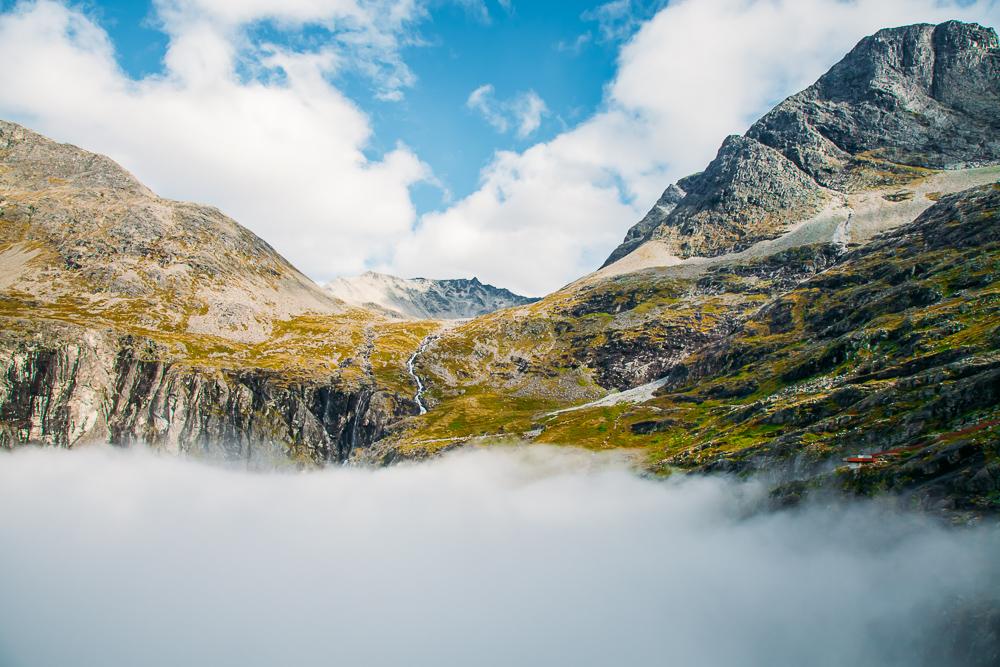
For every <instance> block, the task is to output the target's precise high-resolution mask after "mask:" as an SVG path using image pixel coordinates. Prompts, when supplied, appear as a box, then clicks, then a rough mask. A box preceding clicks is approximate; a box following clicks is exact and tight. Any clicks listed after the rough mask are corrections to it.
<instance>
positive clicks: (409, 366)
mask: <svg viewBox="0 0 1000 667" xmlns="http://www.w3.org/2000/svg"><path fill="white" fill-rule="evenodd" d="M436 338H437V336H436V335H434V334H432V335H430V336H428V337H427V338H424V339H423V340H422V341H421V342H420V346H419V347H418V348H417V350H416V352H414V353H413V354H412V355H411V356H410V359H409V361H407V362H406V370H407V371H409V373H410V377H412V378H413V381H414V382H415V383H416V385H417V393H416V394H415V395H414V397H413V400H414V401H416V403H417V408H418V409H419V410H420V414H422V415H425V414H427V407H426V406H425V405H424V401H423V399H422V398H421V397H422V396H423V395H424V391H425V390H426V387H425V386H424V383H423V381H422V380H421V379H420V376H419V375H417V372H416V370H414V368H413V364H414V362H415V361H416V360H417V357H419V356H420V354H421V353H423V351H424V350H426V349H427V346H428V345H430V344H431V343H432V342H434V340H435V339H436Z"/></svg>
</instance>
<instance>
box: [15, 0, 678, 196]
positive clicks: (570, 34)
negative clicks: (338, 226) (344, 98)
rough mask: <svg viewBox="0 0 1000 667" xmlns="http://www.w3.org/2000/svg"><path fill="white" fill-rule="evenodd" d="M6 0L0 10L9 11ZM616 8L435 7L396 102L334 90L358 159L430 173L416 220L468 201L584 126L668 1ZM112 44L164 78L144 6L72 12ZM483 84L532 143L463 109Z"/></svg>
mask: <svg viewBox="0 0 1000 667" xmlns="http://www.w3.org/2000/svg"><path fill="white" fill-rule="evenodd" d="M13 4H15V3H14V2H13V0H4V1H3V2H0V6H5V7H10V6H12V5H13ZM615 4H616V3H608V2H602V1H601V0H533V1H532V2H520V3H517V4H516V5H509V6H507V7H505V6H504V5H503V4H502V3H499V2H496V1H495V0H488V2H487V3H486V4H485V5H469V4H463V3H461V2H443V1H442V2H436V3H432V4H431V5H430V7H429V8H428V11H427V14H426V16H425V17H423V18H422V19H421V20H420V21H418V22H417V23H416V25H415V26H414V28H415V32H414V34H413V35H412V41H413V42H414V43H413V44H412V45H409V46H406V47H405V48H403V49H402V57H403V58H404V60H405V61H406V63H407V65H408V67H409V69H410V70H412V72H413V74H414V75H415V77H416V82H415V83H414V85H413V86H411V87H409V88H408V89H406V90H405V91H404V96H403V98H402V99H400V100H398V101H389V100H383V99H380V98H379V96H378V95H377V90H376V88H375V86H374V84H373V82H372V81H371V80H370V78H368V77H365V76H363V75H360V74H358V73H356V72H351V71H348V72H345V73H344V74H342V75H338V76H333V77H331V78H332V80H333V81H334V82H335V83H336V84H337V85H338V86H339V87H340V88H341V89H342V90H343V91H344V92H345V93H346V94H347V95H348V96H349V97H351V98H352V99H354V100H355V101H356V102H357V103H358V104H359V105H360V106H362V107H363V108H364V109H365V111H366V112H367V113H368V115H369V118H370V119H371V122H372V125H373V128H374V135H373V137H372V141H371V142H370V145H369V146H367V147H366V153H367V154H368V155H369V156H370V157H371V158H373V159H378V158H380V157H381V156H382V155H383V154H384V153H385V152H386V151H390V150H392V148H393V147H394V146H395V145H396V143H397V142H398V141H403V142H404V143H406V144H407V145H408V146H410V147H411V148H413V149H414V151H415V152H416V153H417V154H418V155H419V156H420V157H421V159H422V160H423V161H425V162H426V163H427V164H428V165H430V167H431V168H432V169H433V171H434V175H435V179H436V181H437V183H435V184H433V185H430V184H418V185H416V186H415V187H414V189H413V192H412V195H413V199H414V203H415V204H416V209H417V211H418V213H424V212H426V211H428V210H431V209H435V208H441V207H442V206H445V205H446V204H447V203H448V202H449V201H450V199H454V198H460V197H463V196H465V195H467V194H469V193H470V192H472V191H473V190H474V189H475V187H476V185H477V183H478V181H479V170H480V169H481V168H482V167H483V166H484V165H485V164H486V163H487V162H488V161H489V160H490V158H491V157H492V155H493V153H494V151H496V150H514V151H518V150H523V149H525V148H527V147H528V146H530V145H531V144H534V143H536V142H538V141H544V140H546V139H550V138H552V137H553V136H555V135H557V134H558V133H559V132H561V131H563V130H565V129H566V128H567V127H570V126H572V125H575V124H577V123H579V122H580V121H581V120H582V119H584V118H586V117H588V116H590V115H591V114H592V113H593V112H594V111H595V110H596V109H597V108H598V107H599V106H600V104H601V102H602V99H603V88H604V86H605V85H606V84H607V82H608V81H610V80H611V78H612V77H613V75H614V71H615V59H616V56H617V53H618V47H619V45H620V43H621V42H622V41H623V40H624V39H627V38H628V37H629V36H630V35H631V33H632V32H633V31H634V30H635V29H637V27H638V25H639V24H640V23H641V21H642V20H644V19H646V18H649V16H651V15H652V14H654V13H655V10H656V9H657V8H658V7H659V6H662V5H665V4H666V0H646V1H645V2H633V3H622V4H621V6H622V8H623V9H624V8H625V5H626V4H627V5H628V7H627V8H628V13H627V14H619V13H617V12H614V11H612V12H611V13H610V15H609V13H608V11H607V10H605V11H604V12H601V11H600V8H601V7H605V6H607V5H612V9H614V5H615ZM78 6H80V7H82V8H83V9H84V10H85V11H86V12H87V13H88V14H90V15H91V16H92V17H93V18H94V19H95V20H96V21H97V22H98V23H99V24H100V25H101V26H102V27H103V28H104V29H105V30H106V31H107V32H108V34H109V35H110V37H111V39H112V40H113V42H114V46H115V54H116V59H117V62H118V64H119V65H120V66H121V68H122V69H123V70H125V72H127V73H128V75H129V76H131V77H132V78H134V79H141V78H143V77H146V76H150V75H161V74H163V72H164V63H163V57H164V54H165V53H166V49H167V44H168V37H167V35H166V34H165V33H164V32H163V31H162V29H161V26H160V25H159V23H160V22H159V19H158V18H157V15H156V11H155V8H154V7H153V3H152V2H143V1H141V0H139V1H124V0H119V1H108V2H99V1H95V0H88V1H87V2H84V3H82V4H80V5H78ZM255 34H256V38H257V39H267V40H268V41H273V42H276V43H279V44H285V45H293V44H294V45H302V44H310V43H311V44H315V43H317V42H319V41H321V40H322V39H323V34H324V31H322V30H316V29H315V27H313V28H311V29H310V27H306V28H301V27H295V28H293V29H291V30H281V29H278V28H276V27H275V26H274V25H273V24H272V23H263V24H261V25H258V26H257V27H256V29H255ZM487 84H488V85H492V86H493V88H494V90H495V96H496V97H497V98H498V99H507V98H512V97H514V96H515V95H517V94H519V93H522V92H525V91H528V90H533V91H535V92H536V93H537V94H538V95H539V96H540V97H541V99H542V100H543V101H544V103H545V105H546V107H547V109H548V112H547V113H546V115H544V116H543V118H542V123H541V125H540V127H539V128H538V129H537V130H536V131H534V132H532V133H531V134H530V135H529V136H525V137H519V136H517V134H516V133H515V132H513V131H507V132H499V131H497V130H496V129H495V128H494V127H493V126H491V125H490V124H489V123H488V122H487V121H485V120H484V118H483V117H482V115H481V114H479V113H477V112H476V111H475V110H473V109H470V108H468V107H467V105H466V101H467V99H468V97H469V95H470V93H471V92H472V91H474V90H475V89H476V88H478V87H479V86H482V85H487Z"/></svg>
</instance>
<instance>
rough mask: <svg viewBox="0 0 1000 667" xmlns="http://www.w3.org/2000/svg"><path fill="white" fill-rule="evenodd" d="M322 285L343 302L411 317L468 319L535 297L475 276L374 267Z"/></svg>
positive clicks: (528, 301) (527, 301)
mask: <svg viewBox="0 0 1000 667" xmlns="http://www.w3.org/2000/svg"><path fill="white" fill-rule="evenodd" d="M324 289H325V290H326V291H327V292H329V293H330V294H332V295H333V296H335V297H337V298H338V299H340V300H341V301H344V302H345V303H348V304H351V305H354V306H360V307H363V308H376V309H383V310H385V311H386V312H387V313H389V314H392V315H396V316H399V317H406V318H411V319H439V320H461V319H468V318H472V317H478V316H479V315H486V314H487V313H492V312H495V311H497V310H502V309H504V308H511V307H513V306H523V305H525V304H528V303H532V302H534V301H537V300H538V299H532V298H529V297H525V296H520V295H517V294H514V293H513V292H511V291H510V290H506V289H502V288H499V287H494V286H493V285H484V284H483V283H481V282H479V279H478V278H472V279H465V278H457V279H451V280H429V279H427V278H397V277H396V276H390V275H387V274H384V273H376V272H374V271H369V272H367V273H364V274H362V275H360V276H354V277H350V278H337V279H335V280H332V281H330V282H329V283H327V284H326V285H325V286H324Z"/></svg>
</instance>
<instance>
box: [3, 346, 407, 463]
mask: <svg viewBox="0 0 1000 667" xmlns="http://www.w3.org/2000/svg"><path fill="white" fill-rule="evenodd" d="M64 333H77V334H79V333H80V332H79V331H67V332H64ZM2 349H3V353H2V355H0V396H2V399H3V400H2V401H0V447H7V448H10V447H13V446H16V445H21V444H43V445H54V446H59V447H74V446H76V445H80V444H86V443H88V442H110V443H112V444H116V445H121V446H130V445H133V444H140V443H141V444H147V445H150V446H153V447H156V448H158V449H162V450H165V451H171V452H175V453H178V452H186V453H190V454H195V455H200V456H207V457H210V458H219V459H224V460H228V461H246V462H247V464H248V465H272V464H275V463H283V462H287V461H289V460H292V461H296V462H299V463H307V464H315V463H323V462H343V461H346V460H347V459H348V458H349V457H350V456H351V455H352V453H353V452H354V451H355V450H356V449H360V448H364V447H368V446H369V445H371V443H373V442H375V441H376V440H378V439H379V438H382V437H383V436H385V435H386V433H387V432H388V430H389V428H390V426H391V425H392V424H393V423H395V422H397V421H398V420H399V419H400V418H402V417H404V416H406V415H409V414H412V413H414V412H415V411H416V408H415V406H414V405H413V403H412V401H410V400H409V399H406V398H402V397H399V396H396V395H394V394H392V393H389V392H386V391H381V390H378V389H376V388H375V387H373V386H370V385H360V386H354V387H350V386H344V385H343V384H342V383H337V382H334V381H333V380H332V379H331V380H330V381H328V382H323V381H320V380H302V379H300V380H292V379H289V378H288V377H284V376H283V375H282V374H281V373H279V372H276V371H273V370H264V369H246V370H238V369H232V370H221V369H198V368H193V367H190V366H186V365H184V364H183V363H178V362H177V361H175V360H170V359H169V358H164V355H162V351H158V350H156V349H155V346H154V347H153V348H151V347H150V346H149V344H148V341H142V340H138V339H134V338H131V337H123V338H117V337H114V336H111V337H106V336H102V335H96V334H94V333H92V332H90V333H84V334H83V335H80V336H77V337H75V340H74V339H71V338H68V337H65V336H50V337H48V338H47V340H46V341H45V342H44V343H43V342H39V341H38V340H37V339H34V340H33V339H32V338H30V337H22V336H18V335H17V334H13V333H11V332H8V333H7V334H5V335H4V340H3V345H2Z"/></svg>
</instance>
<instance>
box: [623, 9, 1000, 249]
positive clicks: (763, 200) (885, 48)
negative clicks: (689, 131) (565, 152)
mask: <svg viewBox="0 0 1000 667" xmlns="http://www.w3.org/2000/svg"><path fill="white" fill-rule="evenodd" d="M998 108H1000V47H998V39H997V34H996V32H995V31H994V30H992V29H991V28H985V27H983V26H980V25H977V24H970V23H961V22H958V21H949V22H947V23H942V24H940V25H936V26H935V25H926V24H922V25H912V26H904V27H901V28H890V29H886V30H881V31H879V32H878V33H876V34H874V35H871V36H869V37H866V38H864V39H863V40H861V42H859V43H858V45H857V46H856V47H855V48H854V49H853V50H852V51H851V52H850V53H849V54H848V55H847V56H846V57H845V58H844V59H843V60H841V61H840V62H839V63H837V64H836V65H834V66H833V67H832V68H831V69H830V70H829V71H828V72H827V73H826V74H824V75H823V76H822V77H821V78H820V79H819V80H818V81H817V82H816V83H815V84H813V85H812V86H810V87H809V88H807V89H806V90H804V91H802V92H800V93H798V94H796V95H793V96H791V97H789V98H788V99H786V100H784V101H783V102H782V103H781V104H779V105H778V106H776V107H775V108H774V109H772V110H771V111H770V112H768V113H767V114H766V115H765V116H764V117H762V118H761V119H760V120H759V121H757V122H756V123H755V124H754V125H753V126H752V127H751V128H750V130H749V131H748V132H747V133H746V135H744V136H743V137H730V138H728V139H726V141H725V142H724V143H723V145H722V147H721V148H720V150H719V153H718V155H717V157H716V159H715V160H713V161H712V163H711V164H710V165H709V166H708V167H707V168H706V170H705V171H704V172H702V173H700V174H695V175H693V176H690V177H688V178H685V179H681V180H680V181H679V182H678V183H677V184H676V185H674V186H671V187H670V188H668V189H667V191H666V192H664V195H663V197H661V199H660V201H658V202H657V203H656V205H654V207H653V208H652V209H651V210H650V212H649V213H648V214H647V215H646V217H644V218H643V219H642V220H641V221H640V222H639V223H637V224H636V225H635V226H634V227H632V229H630V230H629V232H628V234H627V235H626V237H625V241H624V242H623V243H622V245H621V246H619V247H618V248H617V249H616V250H615V251H614V252H613V253H612V254H611V256H610V257H609V258H608V260H607V261H606V262H605V266H607V265H608V264H610V263H613V262H615V261H617V260H619V259H621V258H622V257H624V256H625V255H627V254H629V253H631V252H632V251H633V250H635V249H636V248H638V247H639V246H641V245H643V244H644V243H646V242H647V241H650V240H653V239H656V240H659V241H661V242H662V243H663V244H665V247H666V248H667V249H668V250H669V252H671V253H672V254H673V255H675V256H677V257H681V258H686V257H693V256H717V255H722V254H725V253H728V252H733V251H740V250H743V249H745V248H748V247H750V246H751V245H753V244H754V243H757V242H759V241H762V240H766V239H769V238H775V237H777V236H780V235H781V234H783V233H784V232H785V231H787V230H788V229H789V228H790V227H791V225H793V224H794V223H796V222H799V221H803V220H806V219H808V218H809V217H810V216H813V215H816V214H817V213H818V212H819V211H820V210H821V209H822V208H823V206H824V205H825V204H827V203H829V201H830V197H831V196H833V195H835V194H837V193H849V192H853V191H857V190H859V189H864V188H867V187H871V186H874V185H894V184H899V183H905V182H907V179H911V180H912V179H913V178H916V177H919V176H920V174H921V173H922V172H918V171H916V170H914V169H913V168H918V169H963V168H971V167H981V166H988V165H994V164H997V163H998V162H1000V113H998V112H997V109H998ZM678 192H683V194H684V196H683V197H681V198H679V199H678V197H677V195H678Z"/></svg>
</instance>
